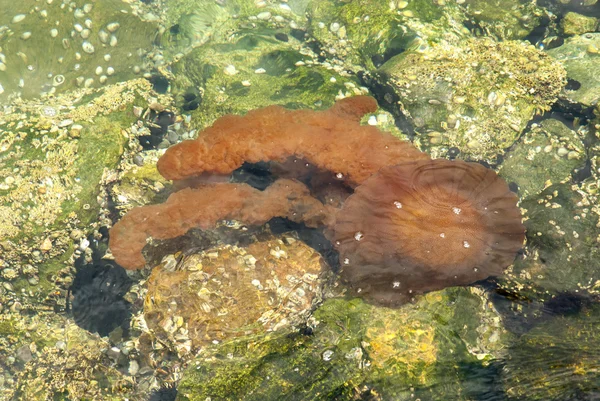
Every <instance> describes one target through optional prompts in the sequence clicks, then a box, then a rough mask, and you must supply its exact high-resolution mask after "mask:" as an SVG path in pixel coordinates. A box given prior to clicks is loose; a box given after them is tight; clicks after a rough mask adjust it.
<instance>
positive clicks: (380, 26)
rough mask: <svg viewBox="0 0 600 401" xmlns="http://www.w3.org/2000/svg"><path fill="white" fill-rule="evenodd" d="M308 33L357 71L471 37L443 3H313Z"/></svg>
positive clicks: (453, 10)
mask: <svg viewBox="0 0 600 401" xmlns="http://www.w3.org/2000/svg"><path fill="white" fill-rule="evenodd" d="M307 12H308V15H309V16H310V18H309V24H310V25H309V33H310V34H311V36H313V37H314V38H316V39H317V40H318V41H319V42H320V44H321V45H322V48H323V51H324V52H326V53H328V54H329V55H330V56H331V58H333V59H336V60H338V61H339V62H340V63H342V64H345V65H347V66H348V67H350V68H353V69H356V68H358V69H364V68H365V67H366V69H368V70H373V69H374V68H376V67H379V66H380V65H381V63H382V62H383V61H386V60H387V59H389V58H390V57H391V56H393V55H395V54H398V53H400V52H402V51H404V50H406V49H407V48H412V47H418V46H419V45H420V44H421V43H423V42H440V41H443V40H445V41H457V40H458V39H459V38H461V37H465V36H468V31H467V30H466V28H464V26H462V25H461V24H460V23H459V22H458V21H462V20H463V19H464V18H465V17H464V15H463V14H462V13H461V12H460V11H459V8H458V6H457V4H456V3H454V2H446V1H444V0H435V1H431V0H412V1H397V0H392V1H388V0H372V1H334V0H321V1H311V2H309V5H308V9H307Z"/></svg>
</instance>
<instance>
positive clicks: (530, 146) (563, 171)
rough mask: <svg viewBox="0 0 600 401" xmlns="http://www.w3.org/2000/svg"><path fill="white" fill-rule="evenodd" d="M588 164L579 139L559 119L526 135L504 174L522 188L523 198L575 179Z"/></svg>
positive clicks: (503, 167)
mask: <svg viewBox="0 0 600 401" xmlns="http://www.w3.org/2000/svg"><path fill="white" fill-rule="evenodd" d="M584 164H585V149H584V146H583V143H582V142H581V139H580V138H579V136H578V135H577V134H576V133H575V132H574V131H573V130H570V129H569V128H568V127H567V126H565V125H564V124H563V123H561V122H560V121H558V120H544V121H542V123H541V124H540V125H539V126H535V127H533V128H532V129H531V130H530V131H528V132H527V133H526V134H525V135H523V136H522V137H521V138H520V139H519V142H518V143H517V144H516V145H515V147H514V148H513V149H512V150H511V151H510V153H508V155H507V157H506V159H505V160H504V162H503V163H502V165H501V167H500V175H501V176H502V177H503V178H504V179H505V180H507V181H508V182H514V183H516V184H517V185H518V187H519V194H520V195H521V196H522V197H528V196H531V195H536V194H538V193H539V192H540V191H542V190H543V189H544V188H546V187H548V186H550V185H553V184H558V183H561V182H567V181H570V180H571V174H572V173H573V171H574V170H575V169H576V168H578V167H582V166H583V165H584Z"/></svg>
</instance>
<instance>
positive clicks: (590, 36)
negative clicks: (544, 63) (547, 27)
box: [548, 33, 600, 106]
mask: <svg viewBox="0 0 600 401" xmlns="http://www.w3.org/2000/svg"><path fill="white" fill-rule="evenodd" d="M548 54H549V55H550V56H552V57H553V58H554V59H556V60H558V61H560V62H561V63H562V64H563V65H564V66H565V69H566V70H567V74H568V78H569V79H572V80H574V81H576V82H573V83H572V85H569V86H567V88H566V89H565V93H564V95H565V96H566V97H567V98H568V99H570V100H572V101H574V102H579V103H581V104H583V105H584V106H591V105H594V104H596V103H597V102H598V100H600V63H599V60H600V33H586V34H583V35H581V36H573V37H571V38H568V39H567V40H566V41H565V43H564V44H563V45H562V46H560V47H557V48H555V49H551V50H548Z"/></svg>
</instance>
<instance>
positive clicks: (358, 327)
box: [178, 288, 508, 401]
mask: <svg viewBox="0 0 600 401" xmlns="http://www.w3.org/2000/svg"><path fill="white" fill-rule="evenodd" d="M484 299H485V298H481V297H480V294H477V293H476V292H472V291H470V290H469V289H466V288H454V289H447V290H444V291H440V292H436V293H429V294H427V295H425V296H423V297H421V298H420V299H418V300H417V301H416V302H415V304H409V305H405V306H404V307H402V308H400V309H388V308H380V307H375V306H371V305H368V304H366V303H365V302H363V301H362V300H361V299H353V300H345V299H339V298H338V299H330V300H327V301H325V303H324V304H323V305H322V306H321V307H320V308H319V309H317V311H316V312H315V313H314V321H312V323H311V324H310V326H309V327H310V328H307V329H306V330H304V332H303V333H302V334H300V333H285V332H284V333H282V334H277V333H276V334H266V335H263V336H249V337H247V338H241V339H237V340H233V341H228V342H224V343H223V344H219V345H214V346H210V347H208V348H207V349H205V350H204V351H202V352H201V353H200V354H199V356H198V357H197V358H196V360H195V361H193V362H192V363H191V364H190V366H189V368H188V369H187V371H186V372H185V374H184V377H183V379H182V381H181V383H180V385H179V396H178V397H179V398H178V399H179V400H189V401H198V400H205V399H207V398H210V399H211V400H239V399H244V400H280V399H286V398H287V397H292V398H293V397H298V398H301V399H303V400H353V399H361V397H365V396H367V395H371V396H376V398H374V399H382V400H388V399H410V397H411V394H412V396H413V397H416V398H419V397H420V398H421V399H442V398H440V397H445V398H443V399H450V398H451V399H455V400H467V399H469V396H468V395H467V394H466V393H465V392H463V389H462V388H461V385H460V384H459V382H458V381H457V380H455V378H456V377H460V375H461V374H462V371H461V367H460V366H461V365H463V364H475V365H478V366H483V365H485V364H486V363H487V362H486V361H488V360H491V359H494V358H495V357H498V356H500V355H502V354H503V348H504V347H505V345H506V341H507V339H508V337H507V334H506V332H505V331H504V329H503V328H502V327H501V324H500V319H499V316H498V315H497V314H496V312H495V310H494V309H493V308H490V307H489V305H488V304H487V302H486V301H485V300H484ZM494 320H496V323H494V324H493V325H489V322H490V321H494ZM490 331H492V332H493V333H494V334H493V335H489V333H490ZM486 333H487V334H486ZM477 349H478V350H479V351H475V350H477ZM442 392H444V394H442Z"/></svg>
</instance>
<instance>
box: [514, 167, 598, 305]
mask: <svg viewBox="0 0 600 401" xmlns="http://www.w3.org/2000/svg"><path fill="white" fill-rule="evenodd" d="M597 188H598V179H597V178H596V177H591V178H590V179H588V180H586V181H585V182H584V183H583V184H582V185H581V187H580V186H578V185H572V184H554V185H551V186H550V187H548V188H546V189H545V190H543V191H542V192H541V193H540V194H539V195H535V196H531V197H529V198H527V199H525V200H524V201H522V202H521V208H522V209H523V210H524V212H525V213H524V214H525V227H526V228H527V247H526V252H525V254H524V255H523V256H522V257H519V258H517V260H516V261H515V264H514V265H513V266H512V267H511V268H510V269H509V270H508V271H507V274H506V281H505V282H503V284H502V286H503V287H505V288H508V289H510V290H511V291H514V292H517V293H519V294H521V296H523V297H527V296H529V297H533V298H536V299H542V300H545V299H548V298H549V297H550V296H552V295H555V294H558V293H561V292H579V293H591V294H597V293H599V291H600V247H599V244H600V225H599V216H600V208H599V207H598V205H600V202H599V200H598V191H597Z"/></svg>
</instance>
